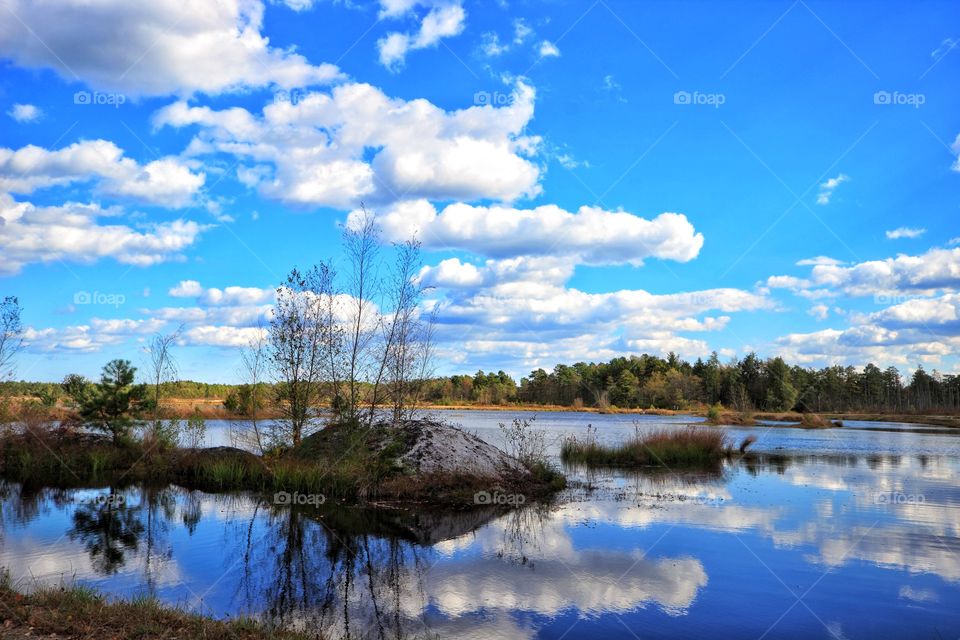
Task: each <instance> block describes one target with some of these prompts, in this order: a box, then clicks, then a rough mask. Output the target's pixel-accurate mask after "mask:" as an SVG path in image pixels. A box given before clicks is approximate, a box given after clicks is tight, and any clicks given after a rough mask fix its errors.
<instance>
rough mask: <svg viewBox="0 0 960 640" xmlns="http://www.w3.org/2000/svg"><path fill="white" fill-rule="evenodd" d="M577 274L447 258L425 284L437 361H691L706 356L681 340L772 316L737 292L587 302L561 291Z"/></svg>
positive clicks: (752, 296)
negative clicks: (741, 318)
mask: <svg viewBox="0 0 960 640" xmlns="http://www.w3.org/2000/svg"><path fill="white" fill-rule="evenodd" d="M574 266H575V263H574V262H573V261H571V260H570V259H569V258H563V257H550V256H539V257H517V258H509V259H504V260H487V261H486V262H485V263H484V264H482V265H474V264H470V263H464V262H462V261H461V260H460V259H458V258H451V259H448V260H444V261H442V262H441V263H439V264H438V265H436V266H430V267H426V268H425V269H424V270H423V272H422V273H421V278H423V281H424V283H425V284H427V285H430V286H433V287H436V288H437V289H436V291H435V292H434V294H433V297H434V299H433V300H431V303H437V304H438V310H439V313H438V319H437V320H438V327H437V329H438V330H437V336H438V344H439V345H440V349H441V352H442V353H443V354H444V355H445V356H446V357H449V358H451V359H452V360H454V361H456V359H457V358H458V357H462V353H463V352H468V353H470V354H471V359H472V360H474V361H476V362H477V363H484V362H485V361H490V362H496V363H498V364H497V366H501V367H502V366H504V363H509V364H510V366H512V367H515V368H517V369H519V368H523V367H536V366H547V367H552V366H553V365H554V364H556V362H559V361H564V360H583V359H585V358H586V359H607V358H611V357H613V356H615V355H623V354H625V353H632V352H637V351H646V352H649V353H663V354H665V353H667V352H668V351H671V350H672V351H676V352H677V353H680V354H681V355H685V356H692V357H697V356H700V355H705V354H707V353H709V351H710V349H709V347H708V346H707V344H706V343H705V342H704V341H702V340H695V339H690V338H687V337H684V336H682V335H680V334H681V333H686V332H709V331H720V330H723V329H724V328H725V327H726V326H727V323H728V322H729V320H730V316H729V315H726V314H729V313H737V312H747V311H751V310H761V309H767V310H769V309H773V308H774V305H773V303H772V301H771V300H770V299H768V298H767V297H766V296H764V295H762V294H760V293H753V292H748V291H742V290H739V289H710V290H704V291H692V292H684V293H675V294H666V295H659V294H653V293H649V292H647V291H644V290H637V289H633V290H631V289H627V290H619V291H613V292H609V293H588V292H584V291H580V290H578V289H574V288H567V287H566V286H565V283H566V281H567V280H569V278H570V277H571V276H572V275H573V267H574ZM711 312H714V313H711ZM715 312H719V315H718V314H716V313H715ZM458 353H459V354H460V356H458Z"/></svg>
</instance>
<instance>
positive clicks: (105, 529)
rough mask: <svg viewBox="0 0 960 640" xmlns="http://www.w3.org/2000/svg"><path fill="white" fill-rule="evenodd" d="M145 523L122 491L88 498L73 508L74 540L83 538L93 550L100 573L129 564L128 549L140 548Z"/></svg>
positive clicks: (92, 561) (72, 531)
mask: <svg viewBox="0 0 960 640" xmlns="http://www.w3.org/2000/svg"><path fill="white" fill-rule="evenodd" d="M143 531H144V526H143V523H141V522H140V519H139V517H138V514H137V511H136V509H134V508H131V507H129V506H128V505H127V503H126V501H125V500H123V496H122V495H120V494H114V493H113V492H111V493H110V495H109V499H107V500H105V501H103V502H101V501H87V502H84V503H83V504H81V505H80V506H78V507H77V509H76V511H74V512H73V528H72V529H70V531H69V532H68V534H69V536H70V539H71V540H80V541H81V542H82V543H83V545H84V546H85V547H86V549H87V553H89V554H90V559H91V563H92V565H93V568H94V570H95V571H96V572H97V573H100V574H103V575H112V574H114V573H116V572H117V571H118V570H119V569H120V568H122V567H123V566H124V565H125V564H126V554H127V552H128V551H136V550H137V548H138V547H139V544H140V536H141V535H142V534H143Z"/></svg>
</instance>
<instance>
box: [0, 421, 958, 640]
mask: <svg viewBox="0 0 960 640" xmlns="http://www.w3.org/2000/svg"><path fill="white" fill-rule="evenodd" d="M438 414H440V415H441V416H443V417H445V418H447V419H448V420H451V421H454V422H459V423H460V424H462V425H463V427H464V428H466V429H469V430H472V431H475V432H476V433H477V434H478V435H480V436H481V437H483V438H485V439H488V440H490V441H492V442H494V443H498V442H499V439H500V433H499V429H498V427H497V423H498V422H507V421H509V420H510V419H512V417H513V416H514V414H513V413H499V412H480V411H459V412H442V413H441V412H438ZM634 419H637V420H638V422H639V425H640V426H639V428H640V429H641V430H645V429H652V428H658V427H664V426H667V425H670V424H683V423H687V422H694V421H696V419H694V418H685V417H678V416H671V417H668V418H664V417H656V416H624V415H596V414H577V413H550V414H546V413H544V414H540V415H539V416H538V417H537V420H536V427H537V428H542V429H544V430H545V431H546V432H547V434H548V437H547V442H548V444H549V445H550V451H551V452H552V453H553V454H554V455H556V451H557V447H558V445H559V438H560V437H562V436H563V435H565V434H582V433H584V430H585V427H586V424H587V423H591V424H593V425H594V426H595V427H598V430H599V437H600V438H601V439H603V440H609V441H616V440H618V439H622V438H624V437H628V436H630V435H632V434H633V433H634V428H635V427H634V422H633V421H634ZM728 431H729V432H730V434H731V439H739V438H741V437H743V436H745V435H747V434H750V433H754V434H756V435H757V436H758V442H757V443H756V445H754V446H755V447H756V448H757V449H758V450H759V451H764V452H777V453H784V452H789V453H791V454H793V455H794V457H793V458H791V459H790V460H789V461H788V462H781V463H779V464H776V465H773V464H755V465H747V464H745V463H744V462H743V461H739V462H736V463H732V464H729V465H728V466H727V467H726V468H725V469H724V471H723V473H722V474H712V475H711V474H699V475H687V474H675V473H670V472H664V473H659V474H655V475H651V474H637V473H620V472H603V473H592V472H587V471H585V470H583V469H568V470H567V471H568V473H569V474H570V476H571V477H572V478H574V480H575V486H574V487H573V488H572V489H570V490H568V491H567V492H565V493H564V494H563V495H561V496H559V497H558V499H557V500H556V501H555V502H554V503H553V504H550V505H538V504H526V505H525V506H524V508H523V509H520V510H514V511H510V512H503V511H502V510H498V509H496V508H489V509H485V510H479V511H471V512H467V513H463V512H453V513H432V512H430V511H423V510H416V511H399V510H389V511H379V512H378V511H370V510H360V509H357V508H349V507H345V506H341V505H335V504H327V505H325V506H324V507H323V508H322V509H320V510H314V509H291V508H289V507H283V506H277V505H275V504H273V501H272V499H271V498H272V497H271V496H263V497H258V496H251V495H246V494H241V495H228V496H225V495H219V496H217V495H211V494H205V493H201V492H187V491H184V490H182V489H180V488H177V487H166V488H160V489H145V488H141V487H130V488H126V489H122V490H120V489H116V490H113V491H111V490H110V489H91V490H83V491H60V490H51V489H39V490H37V489H25V488H23V487H20V486H18V485H14V484H6V485H4V486H3V495H2V498H3V499H2V538H0V565H3V566H6V567H8V568H9V569H10V571H11V574H12V575H13V577H14V578H15V579H23V578H27V577H33V578H34V579H36V580H37V581H45V582H57V581H59V580H62V579H68V580H73V579H75V580H77V581H78V582H81V583H84V584H90V585H92V586H94V587H96V588H98V589H101V590H103V591H105V592H107V593H109V594H117V595H133V594H137V593H142V592H145V591H146V592H151V593H154V594H156V595H157V596H158V597H160V598H162V599H163V600H165V601H168V602H171V603H177V604H182V605H185V606H188V607H191V608H194V609H197V610H200V611H204V612H206V613H211V614H213V615H216V616H229V615H237V614H240V613H248V614H253V615H256V616H259V617H261V618H262V619H263V620H265V621H267V622H270V623H274V624H278V625H285V626H292V627H297V628H302V629H305V630H311V631H318V632H322V633H324V634H325V636H326V637H334V638H336V637H345V636H347V635H348V634H349V636H350V637H370V638H378V637H387V636H389V637H397V636H402V637H440V638H448V637H464V638H528V637H529V638H534V637H536V638H557V639H559V638H635V637H644V638H646V637H655V638H660V637H743V638H759V637H771V638H773V637H776V638H780V637H795V638H811V637H813V638H818V637H824V638H877V637H917V638H957V637H958V636H960V607H958V606H957V605H958V604H960V488H958V486H957V480H956V479H957V472H958V471H960V451H958V446H960V433H957V434H956V435H954V434H953V433H951V432H949V431H947V432H943V431H944V430H942V429H935V428H934V429H926V428H922V427H914V426H908V425H882V424H877V423H850V424H849V426H847V427H845V428H843V429H834V430H816V431H807V430H799V429H771V428H756V427H754V428H729V429H728ZM208 437H209V440H210V441H211V443H216V444H225V443H228V442H229V437H228V425H226V424H225V423H219V424H217V423H209V434H208Z"/></svg>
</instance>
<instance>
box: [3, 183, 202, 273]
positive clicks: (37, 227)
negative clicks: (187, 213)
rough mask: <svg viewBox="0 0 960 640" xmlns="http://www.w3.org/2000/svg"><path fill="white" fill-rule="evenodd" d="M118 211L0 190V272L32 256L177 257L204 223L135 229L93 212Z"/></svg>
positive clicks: (87, 259) (142, 260) (143, 261)
mask: <svg viewBox="0 0 960 640" xmlns="http://www.w3.org/2000/svg"><path fill="white" fill-rule="evenodd" d="M118 214H119V211H118V210H116V209H109V210H104V209H101V208H100V207H99V206H98V205H92V204H76V203H67V204H65V205H63V206H56V207H38V206H35V205H33V204H31V203H29V202H17V201H15V200H14V199H13V198H12V197H10V196H9V195H7V194H0V273H8V274H9V273H16V272H18V271H19V270H20V269H21V268H22V267H23V266H24V265H26V264H30V263H35V262H44V263H45V262H52V261H55V260H63V261H72V262H82V263H91V262H94V261H96V260H98V259H100V258H105V257H110V258H113V259H115V260H117V261H118V262H121V263H124V264H131V265H137V266H147V265H151V264H155V263H158V262H164V261H167V260H173V259H176V258H178V257H179V256H178V254H179V252H180V251H182V250H183V249H185V248H187V247H189V246H190V245H192V244H193V243H194V241H195V240H196V239H197V237H198V236H199V235H200V233H201V232H202V231H203V230H204V228H205V227H203V226H201V225H199V224H197V223H196V222H191V221H185V220H175V221H173V222H163V223H154V224H147V225H144V226H143V228H142V229H140V230H137V229H133V228H131V227H129V226H126V225H122V224H99V223H98V218H104V217H106V218H115V217H116V216H117V215H118Z"/></svg>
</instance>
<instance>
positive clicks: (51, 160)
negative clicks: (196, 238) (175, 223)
mask: <svg viewBox="0 0 960 640" xmlns="http://www.w3.org/2000/svg"><path fill="white" fill-rule="evenodd" d="M205 178H206V176H205V174H203V173H193V172H192V171H191V170H190V168H189V167H187V166H186V165H184V164H183V162H182V161H181V160H179V159H177V158H173V157H167V158H161V159H159V160H154V161H153V162H149V163H147V164H145V165H141V164H139V163H137V161H135V160H133V159H131V158H127V157H125V156H124V155H123V150H122V149H120V147H118V146H117V145H115V144H114V143H112V142H109V141H107V140H84V141H81V142H76V143H74V144H71V145H70V146H68V147H63V148H61V149H57V150H55V151H51V150H48V149H44V148H42V147H37V146H34V145H27V146H25V147H22V148H20V149H17V150H14V149H7V148H0V191H8V192H12V193H32V192H34V191H36V190H37V189H43V188H46V187H52V186H59V185H66V184H71V183H75V182H85V181H90V180H97V181H98V188H99V190H100V191H101V192H102V193H103V194H104V195H108V196H114V197H125V198H131V199H134V200H137V201H139V202H144V203H148V204H156V205H162V206H166V207H181V206H184V205H186V204H188V203H189V202H190V201H191V199H192V198H193V196H194V195H195V194H196V193H197V191H198V190H199V189H200V187H202V186H203V183H204V180H205Z"/></svg>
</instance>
